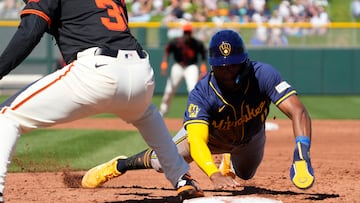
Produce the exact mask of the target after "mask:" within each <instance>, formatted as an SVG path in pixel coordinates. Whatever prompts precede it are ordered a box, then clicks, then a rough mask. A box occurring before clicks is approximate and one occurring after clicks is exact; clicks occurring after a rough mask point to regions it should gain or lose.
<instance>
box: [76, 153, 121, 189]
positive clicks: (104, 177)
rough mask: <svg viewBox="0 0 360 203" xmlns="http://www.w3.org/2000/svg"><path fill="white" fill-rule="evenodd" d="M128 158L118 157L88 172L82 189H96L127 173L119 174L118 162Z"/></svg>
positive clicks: (83, 179)
mask: <svg viewBox="0 0 360 203" xmlns="http://www.w3.org/2000/svg"><path fill="white" fill-rule="evenodd" d="M126 158H127V157H125V156H118V157H115V158H114V159H112V160H110V161H108V162H106V163H103V164H101V165H98V166H95V167H94V168H92V169H90V170H88V171H87V172H86V174H85V175H84V176H83V178H82V180H81V185H82V187H83V188H96V187H98V186H100V185H102V184H104V183H105V182H107V181H109V180H111V179H113V178H115V177H118V176H121V175H122V174H124V173H125V172H122V173H121V172H119V171H118V169H117V164H118V161H121V160H125V159H126ZM124 171H125V170H124Z"/></svg>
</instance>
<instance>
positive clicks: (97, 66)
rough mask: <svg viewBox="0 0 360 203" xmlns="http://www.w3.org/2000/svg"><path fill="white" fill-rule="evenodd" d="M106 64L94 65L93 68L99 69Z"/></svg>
mask: <svg viewBox="0 0 360 203" xmlns="http://www.w3.org/2000/svg"><path fill="white" fill-rule="evenodd" d="M106 65H107V64H97V63H96V64H95V68H99V67H101V66H106Z"/></svg>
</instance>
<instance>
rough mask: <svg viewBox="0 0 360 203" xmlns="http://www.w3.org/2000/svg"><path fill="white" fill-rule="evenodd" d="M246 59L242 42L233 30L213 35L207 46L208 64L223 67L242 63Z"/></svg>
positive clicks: (246, 55)
mask: <svg viewBox="0 0 360 203" xmlns="http://www.w3.org/2000/svg"><path fill="white" fill-rule="evenodd" d="M247 58H248V53H247V51H246V50H245V45H244V41H243V40H242V39H241V37H240V35H239V34H238V33H237V32H235V31H233V30H221V31H218V32H217V33H215V34H214V35H213V37H212V38H211V40H210V44H209V64H210V65H211V66H224V65H232V64H241V63H244V62H245V61H246V60H247Z"/></svg>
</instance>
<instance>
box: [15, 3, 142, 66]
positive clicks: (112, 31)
mask: <svg viewBox="0 0 360 203" xmlns="http://www.w3.org/2000/svg"><path fill="white" fill-rule="evenodd" d="M84 7H86V8H84ZM29 14H34V15H37V16H39V17H41V18H42V19H43V20H45V21H46V22H47V24H48V31H47V32H48V33H50V34H51V35H53V36H54V38H55V39H56V42H57V45H58V46H59V48H60V51H61V53H62V55H63V58H64V59H65V61H66V62H70V61H71V60H74V59H75V58H76V54H77V53H78V52H79V51H82V50H85V49H87V48H90V47H105V48H109V49H114V50H117V49H122V50H139V49H141V46H140V45H139V44H138V43H137V41H136V39H135V38H134V37H133V36H132V35H131V34H130V30H129V28H128V16H127V10H126V5H125V2H124V0H29V1H28V3H27V4H26V6H25V7H24V9H23V11H22V12H21V17H22V18H24V17H26V16H27V15H29ZM94 24H95V25H96V26H94Z"/></svg>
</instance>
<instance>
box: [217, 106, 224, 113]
mask: <svg viewBox="0 0 360 203" xmlns="http://www.w3.org/2000/svg"><path fill="white" fill-rule="evenodd" d="M224 108H225V105H223V106H222V107H220V108H219V110H218V112H219V113H220V112H222V110H224Z"/></svg>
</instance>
